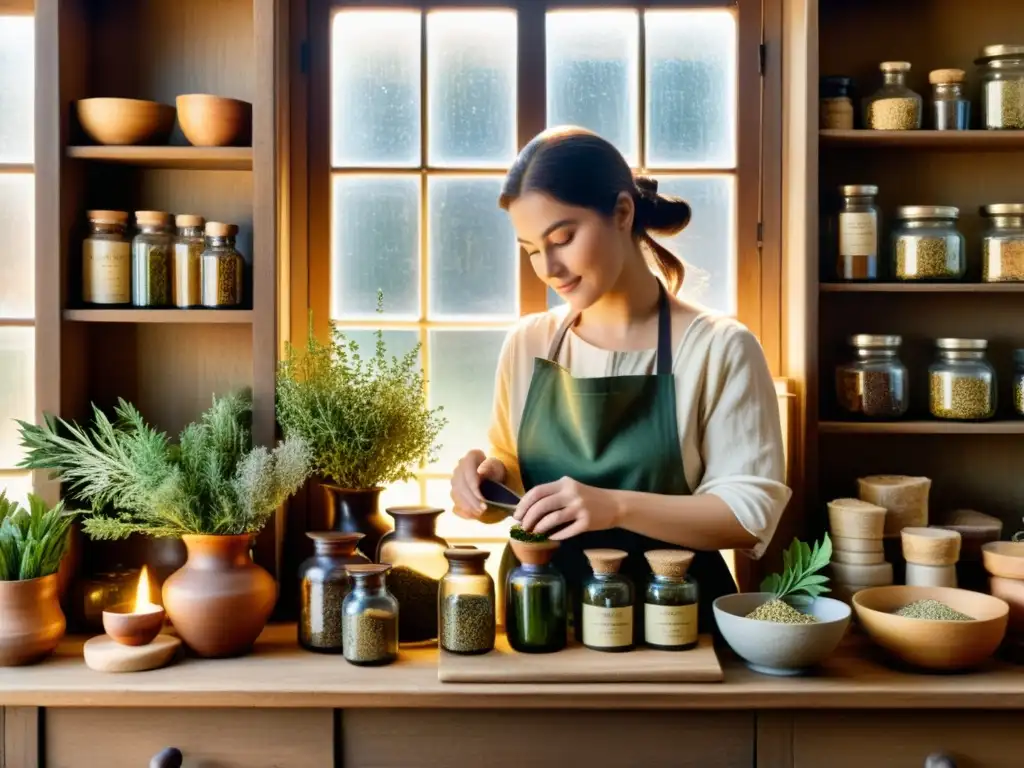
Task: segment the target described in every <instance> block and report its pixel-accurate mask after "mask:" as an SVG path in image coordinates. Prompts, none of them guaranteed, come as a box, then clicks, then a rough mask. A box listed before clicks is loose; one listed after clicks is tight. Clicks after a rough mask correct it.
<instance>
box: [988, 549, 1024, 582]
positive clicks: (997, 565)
mask: <svg viewBox="0 0 1024 768" xmlns="http://www.w3.org/2000/svg"><path fill="white" fill-rule="evenodd" d="M981 560H982V562H983V563H984V564H985V570H986V571H988V573H989V575H990V576H1001V577H1002V578H1004V579H1024V541H990V542H989V543H988V544H983V545H982V547H981Z"/></svg>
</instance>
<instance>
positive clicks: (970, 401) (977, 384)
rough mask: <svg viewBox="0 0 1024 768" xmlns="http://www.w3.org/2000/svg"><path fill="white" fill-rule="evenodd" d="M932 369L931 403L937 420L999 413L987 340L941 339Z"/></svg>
mask: <svg viewBox="0 0 1024 768" xmlns="http://www.w3.org/2000/svg"><path fill="white" fill-rule="evenodd" d="M935 348H936V358H935V362H933V363H932V364H931V366H929V368H928V389H929V393H930V397H929V403H930V410H931V414H932V416H934V417H935V418H937V419H955V420H960V421H981V420H984V419H990V418H992V417H993V416H994V415H995V413H996V371H995V368H993V367H992V364H991V363H990V362H989V361H988V358H987V357H986V355H985V350H986V349H988V342H987V341H985V340H984V339H938V340H937V341H936V342H935Z"/></svg>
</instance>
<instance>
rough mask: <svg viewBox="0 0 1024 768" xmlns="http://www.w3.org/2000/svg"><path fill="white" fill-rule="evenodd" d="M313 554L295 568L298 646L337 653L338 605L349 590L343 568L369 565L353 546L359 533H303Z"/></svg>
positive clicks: (339, 644)
mask: <svg viewBox="0 0 1024 768" xmlns="http://www.w3.org/2000/svg"><path fill="white" fill-rule="evenodd" d="M306 535H307V536H308V537H309V538H311V539H312V540H313V554H312V556H311V557H308V558H306V559H305V560H303V561H302V564H301V565H300V566H299V626H298V631H299V645H300V646H302V647H303V648H305V649H306V650H307V651H316V652H318V653H341V652H342V650H343V643H342V634H343V633H342V627H341V604H342V603H343V602H344V600H345V597H346V596H347V595H348V593H349V592H350V591H351V589H352V580H351V579H350V578H349V575H348V572H347V571H346V570H345V566H346V565H356V564H359V563H364V564H365V563H369V562H370V559H369V558H368V557H366V556H365V555H363V553H362V552H359V551H358V550H357V549H356V547H357V546H358V545H359V540H360V539H361V538H363V534H361V533H338V532H337V531H326V532H322V533H321V532H316V533H307V534H306Z"/></svg>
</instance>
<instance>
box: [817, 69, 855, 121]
mask: <svg viewBox="0 0 1024 768" xmlns="http://www.w3.org/2000/svg"><path fill="white" fill-rule="evenodd" d="M818 92H819V95H820V101H819V104H818V112H819V117H820V121H819V127H821V128H825V129H832V130H847V131H848V130H850V129H852V128H853V97H852V92H853V78H850V77H842V76H839V75H826V76H825V77H823V78H821V84H820V86H819V89H818Z"/></svg>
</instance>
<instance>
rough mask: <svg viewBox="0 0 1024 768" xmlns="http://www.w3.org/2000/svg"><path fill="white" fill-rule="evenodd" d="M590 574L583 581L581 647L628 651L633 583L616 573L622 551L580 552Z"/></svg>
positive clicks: (632, 643)
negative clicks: (588, 564)
mask: <svg viewBox="0 0 1024 768" xmlns="http://www.w3.org/2000/svg"><path fill="white" fill-rule="evenodd" d="M583 554H584V555H586V558H587V560H589V561H590V567H591V569H593V574H592V575H591V576H590V577H589V578H587V579H585V580H584V582H583V585H582V595H583V600H582V603H583V616H582V625H583V644H584V645H585V646H587V648H591V649H593V650H595V651H611V652H616V651H630V650H632V649H633V647H634V645H635V643H634V638H633V604H634V592H633V582H632V581H630V580H629V578H628V577H626V576H624V575H622V574H621V573H619V567H620V566H621V565H622V561H623V560H625V559H626V553H625V552H624V551H622V550H621V549H586V550H584V551H583Z"/></svg>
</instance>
